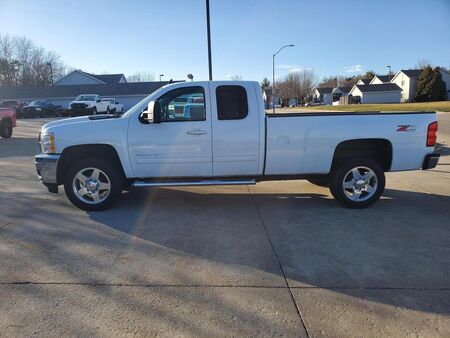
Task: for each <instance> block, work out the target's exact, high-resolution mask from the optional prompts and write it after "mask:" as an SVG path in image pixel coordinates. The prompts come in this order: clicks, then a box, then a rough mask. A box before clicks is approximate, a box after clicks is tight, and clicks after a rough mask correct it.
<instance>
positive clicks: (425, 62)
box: [414, 58, 431, 69]
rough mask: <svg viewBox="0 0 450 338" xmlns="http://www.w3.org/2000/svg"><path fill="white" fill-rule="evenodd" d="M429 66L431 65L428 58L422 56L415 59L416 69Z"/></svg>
mask: <svg viewBox="0 0 450 338" xmlns="http://www.w3.org/2000/svg"><path fill="white" fill-rule="evenodd" d="M427 66H430V67H431V62H430V60H428V59H426V58H422V59H420V60H419V61H417V63H416V64H415V66H414V67H415V68H417V69H424V68H425V67H427Z"/></svg>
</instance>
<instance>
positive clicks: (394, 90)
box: [349, 83, 402, 104]
mask: <svg viewBox="0 0 450 338" xmlns="http://www.w3.org/2000/svg"><path fill="white" fill-rule="evenodd" d="M350 95H351V96H352V99H353V101H355V100H356V101H359V102H360V103H366V104H367V103H399V102H400V99H401V95H402V89H401V88H400V87H399V86H397V85H396V84H395V83H381V84H369V85H359V84H356V85H354V86H353V88H352V89H351V91H350V93H349V96H350Z"/></svg>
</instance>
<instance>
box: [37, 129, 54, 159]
mask: <svg viewBox="0 0 450 338" xmlns="http://www.w3.org/2000/svg"><path fill="white" fill-rule="evenodd" d="M40 143H41V151H42V153H43V154H53V153H54V152H55V134H54V133H47V134H42V135H41V141H40Z"/></svg>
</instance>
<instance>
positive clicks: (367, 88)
mask: <svg viewBox="0 0 450 338" xmlns="http://www.w3.org/2000/svg"><path fill="white" fill-rule="evenodd" d="M356 87H357V88H358V89H359V90H360V91H361V92H362V93H369V92H393V91H401V90H402V89H401V88H400V87H399V86H397V85H396V84H395V83H390V82H388V83H381V84H370V85H356Z"/></svg>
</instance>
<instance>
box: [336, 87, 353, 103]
mask: <svg viewBox="0 0 450 338" xmlns="http://www.w3.org/2000/svg"><path fill="white" fill-rule="evenodd" d="M350 90H352V87H351V86H350V87H343V86H339V87H336V88H333V91H332V94H333V104H339V101H340V99H341V97H345V96H348V94H349V93H350Z"/></svg>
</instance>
